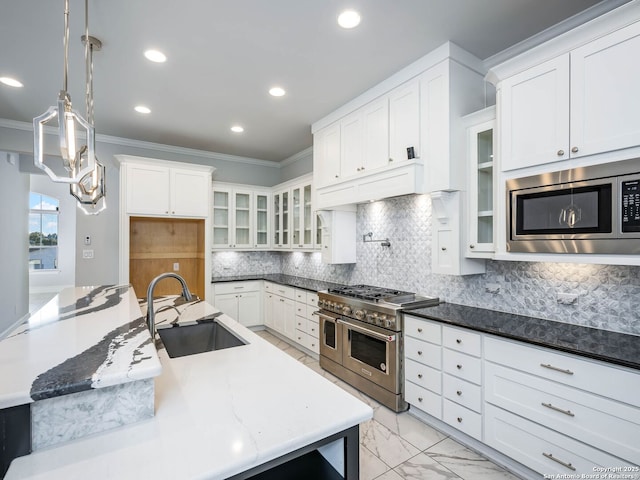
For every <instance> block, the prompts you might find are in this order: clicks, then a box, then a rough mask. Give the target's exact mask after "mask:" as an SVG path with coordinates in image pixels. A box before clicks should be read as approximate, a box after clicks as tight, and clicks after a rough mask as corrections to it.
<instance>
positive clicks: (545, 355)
mask: <svg viewBox="0 0 640 480" xmlns="http://www.w3.org/2000/svg"><path fill="white" fill-rule="evenodd" d="M484 349H485V359H486V360H490V361H492V362H495V363H499V364H503V365H506V366H509V367H511V368H515V369H517V370H522V371H523V372H527V373H531V374H533V375H537V376H539V377H543V378H547V379H549V380H554V381H556V382H559V383H562V384H564V385H570V386H572V387H576V388H580V389H582V390H586V391H588V392H592V393H595V394H598V395H602V396H605V397H609V398H612V399H614V400H619V401H621V402H625V403H628V404H630V405H634V406H636V407H640V395H638V392H640V372H636V371H633V370H630V369H625V368H623V367H617V366H615V365H609V364H606V363H604V362H598V361H592V360H588V359H583V358H581V357H576V356H573V355H567V354H563V353H557V352H554V351H553V350H549V349H546V348H541V347H534V346H531V345H526V344H524V343H521V342H514V341H510V340H502V339H497V338H494V337H490V336H485V342H484ZM621 385H624V388H621Z"/></svg>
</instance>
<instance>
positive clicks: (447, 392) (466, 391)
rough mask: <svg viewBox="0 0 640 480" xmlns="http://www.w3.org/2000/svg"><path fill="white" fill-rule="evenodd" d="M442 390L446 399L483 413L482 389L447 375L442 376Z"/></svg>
mask: <svg viewBox="0 0 640 480" xmlns="http://www.w3.org/2000/svg"><path fill="white" fill-rule="evenodd" d="M442 389H443V392H444V397H445V398H448V399H449V400H451V401H452V402H455V403H458V404H460V405H463V406H465V407H467V408H469V409H471V410H473V411H474V412H478V413H482V389H481V388H480V387H479V386H478V385H474V384H473V383H470V382H467V381H466V380H462V379H460V378H456V377H452V376H451V375H447V374H446V373H445V374H443V375H442Z"/></svg>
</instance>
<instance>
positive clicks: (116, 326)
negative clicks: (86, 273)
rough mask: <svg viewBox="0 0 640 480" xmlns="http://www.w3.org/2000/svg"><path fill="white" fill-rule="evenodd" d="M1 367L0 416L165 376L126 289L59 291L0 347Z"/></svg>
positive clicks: (136, 303)
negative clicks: (0, 412) (9, 409)
mask: <svg viewBox="0 0 640 480" xmlns="http://www.w3.org/2000/svg"><path fill="white" fill-rule="evenodd" d="M0 365H2V373H0V408H7V407H12V406H15V405H23V404H26V403H31V402H34V401H36V400H43V399H49V398H53V397H59V396H62V395H68V394H72V393H77V392H83V391H87V390H91V389H99V388H104V387H110V386H114V385H119V384H123V383H126V382H131V381H134V380H141V379H147V378H152V377H155V376H157V375H159V374H160V373H161V371H162V367H161V364H160V360H159V359H158V355H157V353H156V349H155V348H154V346H153V344H152V342H151V336H150V335H149V330H148V329H147V326H146V323H145V320H144V318H143V317H142V314H141V311H140V307H139V305H138V301H137V299H136V296H135V294H134V292H133V289H132V288H131V287H130V286H129V285H123V286H101V287H77V288H68V289H65V290H63V291H62V292H61V293H60V294H59V295H58V296H56V297H55V298H54V299H53V300H51V301H50V302H49V303H47V304H46V305H45V306H44V307H43V308H42V309H40V310H39V311H38V312H37V313H35V314H33V315H32V316H31V317H30V318H29V320H28V321H27V322H25V323H23V324H22V325H20V326H19V327H18V328H16V329H15V330H14V331H13V332H11V333H10V334H9V335H8V336H7V337H6V338H5V339H3V340H2V341H1V342H0Z"/></svg>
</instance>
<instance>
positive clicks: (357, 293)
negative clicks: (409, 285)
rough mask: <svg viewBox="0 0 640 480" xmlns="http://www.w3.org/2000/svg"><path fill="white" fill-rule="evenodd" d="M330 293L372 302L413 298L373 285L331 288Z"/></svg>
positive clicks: (406, 294)
mask: <svg viewBox="0 0 640 480" xmlns="http://www.w3.org/2000/svg"><path fill="white" fill-rule="evenodd" d="M328 292H329V293H333V294H335V295H343V296H345V297H352V298H360V299H362V300H369V301H371V302H379V301H384V300H386V299H388V298H391V297H407V296H413V295H414V294H413V293H411V292H402V291H400V290H393V289H390V288H382V287H374V286H372V285H349V286H344V287H338V288H330V289H329V290H328Z"/></svg>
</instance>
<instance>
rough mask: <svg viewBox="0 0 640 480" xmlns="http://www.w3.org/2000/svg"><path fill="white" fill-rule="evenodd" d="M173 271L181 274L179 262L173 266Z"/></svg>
mask: <svg viewBox="0 0 640 480" xmlns="http://www.w3.org/2000/svg"><path fill="white" fill-rule="evenodd" d="M173 271H174V272H179V271H180V264H179V263H178V262H176V263H174V264H173Z"/></svg>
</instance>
